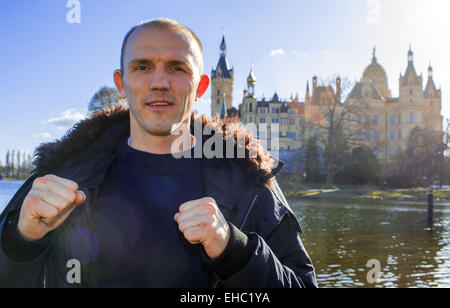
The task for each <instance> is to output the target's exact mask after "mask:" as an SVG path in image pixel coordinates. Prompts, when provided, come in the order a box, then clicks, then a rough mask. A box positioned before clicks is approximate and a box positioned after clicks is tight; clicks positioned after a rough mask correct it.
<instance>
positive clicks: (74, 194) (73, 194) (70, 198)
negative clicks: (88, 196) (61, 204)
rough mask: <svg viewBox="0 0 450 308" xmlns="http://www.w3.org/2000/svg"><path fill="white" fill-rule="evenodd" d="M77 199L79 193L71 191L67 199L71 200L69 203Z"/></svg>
mask: <svg viewBox="0 0 450 308" xmlns="http://www.w3.org/2000/svg"><path fill="white" fill-rule="evenodd" d="M76 199H77V194H76V193H75V192H71V193H70V195H69V198H68V199H67V200H68V201H69V204H72V203H74V202H75V200H76Z"/></svg>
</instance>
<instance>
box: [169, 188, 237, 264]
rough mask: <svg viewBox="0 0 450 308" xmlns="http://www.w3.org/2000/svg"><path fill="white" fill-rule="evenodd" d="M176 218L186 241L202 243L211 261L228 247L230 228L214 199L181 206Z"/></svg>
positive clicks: (199, 200)
mask: <svg viewBox="0 0 450 308" xmlns="http://www.w3.org/2000/svg"><path fill="white" fill-rule="evenodd" d="M174 218H175V221H176V222H177V223H178V228H179V229H180V231H181V232H183V234H184V237H185V238H186V240H188V242H189V243H191V244H198V243H201V244H202V245H203V248H204V249H205V252H206V254H207V255H208V257H210V258H211V259H214V258H217V257H218V256H219V255H220V254H221V253H222V252H223V251H224V250H225V248H226V247H227V244H228V241H229V239H230V227H229V225H228V223H227V222H226V220H225V218H224V217H223V215H222V213H221V212H220V210H219V208H218V207H217V204H216V201H215V200H214V199H213V198H210V197H205V198H201V199H197V200H192V201H188V202H185V203H183V204H181V205H180V208H179V212H178V213H176V214H175V217H174Z"/></svg>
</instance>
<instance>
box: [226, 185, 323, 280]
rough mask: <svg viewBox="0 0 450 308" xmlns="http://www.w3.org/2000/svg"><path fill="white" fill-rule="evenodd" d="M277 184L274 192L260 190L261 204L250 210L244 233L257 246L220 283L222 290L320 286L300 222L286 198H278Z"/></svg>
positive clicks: (265, 189)
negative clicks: (232, 273) (304, 242)
mask: <svg viewBox="0 0 450 308" xmlns="http://www.w3.org/2000/svg"><path fill="white" fill-rule="evenodd" d="M275 185H276V186H275V189H270V188H268V187H265V188H264V189H263V190H262V191H260V193H259V194H258V199H259V201H258V203H257V204H255V207H254V208H253V209H250V210H251V211H252V212H251V215H249V217H250V218H249V221H248V223H247V224H246V225H247V227H244V228H243V229H244V230H242V231H243V232H244V233H245V234H247V236H248V241H249V242H252V245H251V246H252V247H254V248H253V253H252V255H251V257H250V259H249V261H248V263H247V264H246V265H245V266H244V267H243V268H242V269H241V270H240V271H239V272H237V273H235V274H234V275H233V276H231V277H229V278H228V279H226V280H220V282H221V284H222V286H223V287H229V288H290V287H317V282H316V277H315V273H314V267H313V265H312V262H311V259H310V258H309V256H308V254H307V252H306V250H305V248H304V246H303V243H302V241H301V239H300V236H299V233H300V232H301V229H300V226H299V224H298V221H297V219H296V218H295V216H294V214H293V213H292V211H291V210H290V209H289V206H288V205H287V204H284V203H285V202H286V201H285V199H284V197H282V196H278V194H279V192H281V190H279V188H278V186H277V184H275ZM277 190H278V191H279V192H278V191H277ZM283 201H284V202H283Z"/></svg>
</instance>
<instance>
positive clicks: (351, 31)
mask: <svg viewBox="0 0 450 308" xmlns="http://www.w3.org/2000/svg"><path fill="white" fill-rule="evenodd" d="M68 2H69V1H68V0H40V1H32V0H21V1H8V2H5V3H2V5H1V6H0V37H1V44H2V46H1V47H0V59H1V64H2V65H1V66H2V74H0V93H1V97H0V104H1V113H0V162H4V158H5V153H6V150H7V149H16V150H17V149H19V150H23V151H26V152H32V151H33V149H34V148H35V147H36V146H37V145H38V144H40V143H42V142H48V141H51V140H54V139H55V138H60V137H62V136H63V135H64V133H65V132H66V131H67V129H68V128H70V127H71V126H72V125H73V124H74V123H75V121H77V120H79V119H81V118H83V116H84V115H85V113H86V111H87V105H88V102H89V100H90V99H91V97H92V96H93V95H94V93H95V92H96V91H97V90H98V89H99V88H100V87H101V86H103V85H107V86H113V85H114V84H113V80H112V72H113V70H114V69H115V68H117V67H118V66H119V56H120V46H121V42H122V39H123V36H124V35H125V33H126V32H127V31H128V30H129V28H130V27H132V26H133V25H134V24H136V23H139V22H140V21H142V20H147V19H151V18H157V17H168V18H172V19H175V20H177V21H179V22H181V23H183V24H185V25H187V26H188V27H190V28H191V29H192V30H194V32H196V33H197V35H198V36H199V37H200V39H201V40H202V42H203V45H204V54H205V72H206V73H207V74H210V73H211V68H212V67H215V66H216V64H217V61H218V59H219V45H220V41H221V37H222V34H223V33H225V37H226V42H227V46H228V49H227V58H228V61H229V63H230V65H231V66H233V68H234V70H235V83H234V93H233V96H234V97H233V104H234V105H235V106H237V105H238V104H239V103H240V102H241V101H242V91H243V90H244V89H245V87H246V78H247V76H248V73H249V70H250V65H251V64H253V67H254V72H255V74H256V79H257V82H256V95H257V96H258V97H261V96H262V95H264V96H265V97H269V96H272V95H273V93H274V92H275V91H277V93H278V94H279V96H280V97H282V98H286V99H287V98H289V96H290V95H291V94H294V95H295V94H296V93H298V94H299V96H300V97H301V98H302V97H303V96H304V93H305V88H306V81H307V80H311V78H312V76H314V75H317V76H318V77H319V79H327V78H328V77H330V76H333V75H336V74H339V75H341V76H346V77H348V78H349V79H350V80H352V81H356V80H359V79H360V78H361V75H362V72H363V70H364V68H365V67H366V66H367V65H368V64H369V63H370V61H371V57H372V48H373V46H374V45H376V47H377V58H378V62H379V63H380V64H381V65H383V67H384V68H385V70H386V72H387V74H388V82H389V88H390V89H391V90H392V93H393V95H398V78H399V75H400V73H404V71H405V69H406V63H407V56H406V53H407V50H408V47H409V44H411V46H412V49H413V51H414V63H415V67H416V70H417V72H419V73H420V72H422V73H423V76H424V79H425V81H426V70H427V67H428V63H429V61H430V60H431V63H432V65H433V68H434V81H435V83H436V85H437V86H438V87H439V86H441V87H442V93H443V104H442V105H443V110H442V113H443V115H444V117H445V118H450V107H449V106H448V104H447V100H446V97H447V93H448V91H450V72H449V68H450V52H449V51H450V39H449V38H448V34H449V33H450V20H449V19H448V18H446V14H448V11H449V9H450V2H449V1H439V0H429V1H422V0H396V1H391V0H341V1H335V0H318V1H317V0H316V1H302V0H282V1H281V0H277V1H275V0H272V1H271V0H258V1H256V0H239V1H238V0H228V1H213V0H208V1H203V0H192V1H185V0H183V1H181V0H180V1H176V0H165V1H156V0H146V1H144V0H128V1H119V0H95V1H93V0H79V3H80V4H81V10H80V17H81V18H80V23H69V22H68V21H67V18H66V17H67V14H68V12H69V11H70V10H71V8H68V7H66V5H67V3H68ZM194 108H195V109H197V110H198V111H199V112H202V113H205V114H207V115H209V114H210V92H209V90H208V91H207V92H206V94H205V96H204V98H202V99H201V100H200V101H199V102H198V104H197V106H194Z"/></svg>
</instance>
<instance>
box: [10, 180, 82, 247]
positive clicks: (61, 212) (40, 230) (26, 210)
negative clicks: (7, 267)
mask: <svg viewBox="0 0 450 308" xmlns="http://www.w3.org/2000/svg"><path fill="white" fill-rule="evenodd" d="M85 200H86V195H85V194H84V192H82V191H80V190H78V184H77V183H75V182H74V181H71V180H68V179H64V178H61V177H58V176H56V175H51V174H50V175H46V176H44V177H39V178H36V179H35V180H34V182H33V186H32V188H31V190H30V192H29V193H28V195H27V196H26V198H25V200H24V201H23V205H22V209H21V210H20V217H19V223H18V226H17V228H18V231H19V234H20V235H21V236H22V237H23V238H24V239H25V240H27V241H37V240H40V239H41V238H43V237H44V236H45V235H46V234H47V233H48V232H50V231H52V230H54V229H56V228H57V227H59V226H60V225H61V224H62V223H63V222H64V221H65V220H66V219H67V217H68V216H69V215H70V213H71V212H72V211H73V210H74V209H75V207H77V206H78V205H80V204H82V203H83V202H84V201H85Z"/></svg>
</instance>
